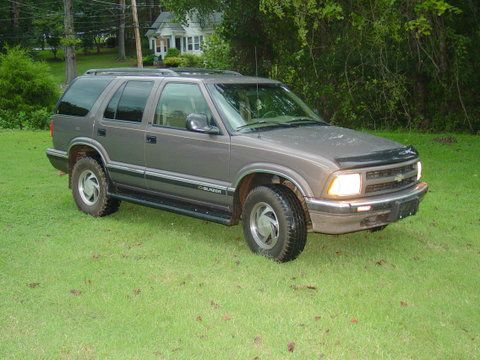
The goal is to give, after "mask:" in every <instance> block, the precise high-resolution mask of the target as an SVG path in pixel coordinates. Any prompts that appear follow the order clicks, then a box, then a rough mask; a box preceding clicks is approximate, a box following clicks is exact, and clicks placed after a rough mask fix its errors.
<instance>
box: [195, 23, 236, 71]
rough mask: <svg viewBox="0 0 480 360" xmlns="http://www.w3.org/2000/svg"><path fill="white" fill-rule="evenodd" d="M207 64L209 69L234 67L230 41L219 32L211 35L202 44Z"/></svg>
mask: <svg viewBox="0 0 480 360" xmlns="http://www.w3.org/2000/svg"><path fill="white" fill-rule="evenodd" d="M202 50H203V58H204V62H205V66H206V67H207V68H209V69H227V70H228V69H232V68H233V65H232V55H231V50H230V45H229V43H228V42H227V41H226V40H225V39H223V38H222V37H221V36H220V35H219V33H218V32H215V33H213V34H212V35H210V36H209V37H208V38H207V40H206V41H205V43H204V44H203V46H202Z"/></svg>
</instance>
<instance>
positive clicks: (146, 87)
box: [104, 81, 153, 122]
mask: <svg viewBox="0 0 480 360" xmlns="http://www.w3.org/2000/svg"><path fill="white" fill-rule="evenodd" d="M152 88H153V81H128V82H126V83H125V84H123V85H122V86H120V87H119V88H118V90H117V91H116V92H115V94H114V95H113V96H112V98H111V100H110V102H109V103H108V105H107V108H106V109H105V113H104V117H105V118H107V119H112V120H122V121H135V122H141V121H142V117H143V111H144V110H145V105H146V104H147V100H148V97H149V96H150V92H151V91H152Z"/></svg>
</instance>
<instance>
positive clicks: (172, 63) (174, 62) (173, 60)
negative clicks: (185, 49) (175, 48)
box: [163, 56, 183, 67]
mask: <svg viewBox="0 0 480 360" xmlns="http://www.w3.org/2000/svg"><path fill="white" fill-rule="evenodd" d="M163 64H164V65H165V66H167V67H179V66H183V65H182V64H183V59H182V58H181V57H180V56H169V57H165V59H163Z"/></svg>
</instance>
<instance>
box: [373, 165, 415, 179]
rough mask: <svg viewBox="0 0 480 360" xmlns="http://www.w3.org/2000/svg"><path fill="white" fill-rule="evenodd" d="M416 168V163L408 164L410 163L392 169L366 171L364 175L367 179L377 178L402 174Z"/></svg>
mask: <svg viewBox="0 0 480 360" xmlns="http://www.w3.org/2000/svg"><path fill="white" fill-rule="evenodd" d="M416 169H417V165H416V164H410V165H405V166H401V167H396V168H392V169H383V170H375V171H368V172H367V174H366V177H367V180H371V179H379V178H384V177H389V176H397V175H404V174H406V173H409V172H412V171H415V170H416Z"/></svg>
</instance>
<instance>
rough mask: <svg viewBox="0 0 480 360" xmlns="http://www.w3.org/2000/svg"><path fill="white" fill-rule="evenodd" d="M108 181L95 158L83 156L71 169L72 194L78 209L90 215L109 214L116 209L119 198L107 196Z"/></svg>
mask: <svg viewBox="0 0 480 360" xmlns="http://www.w3.org/2000/svg"><path fill="white" fill-rule="evenodd" d="M108 187H109V182H108V179H107V175H106V174H105V171H104V169H103V168H102V166H101V165H100V164H99V163H98V161H97V160H95V159H93V158H91V157H84V158H82V159H80V160H78V161H77V162H76V163H75V165H74V167H73V171H72V194H73V198H74V200H75V203H76V204H77V207H78V209H79V210H81V211H83V212H85V213H87V214H90V215H92V216H105V215H110V214H112V213H114V212H115V211H117V210H118V208H119V206H120V200H117V199H112V198H111V197H110V196H108Z"/></svg>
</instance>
